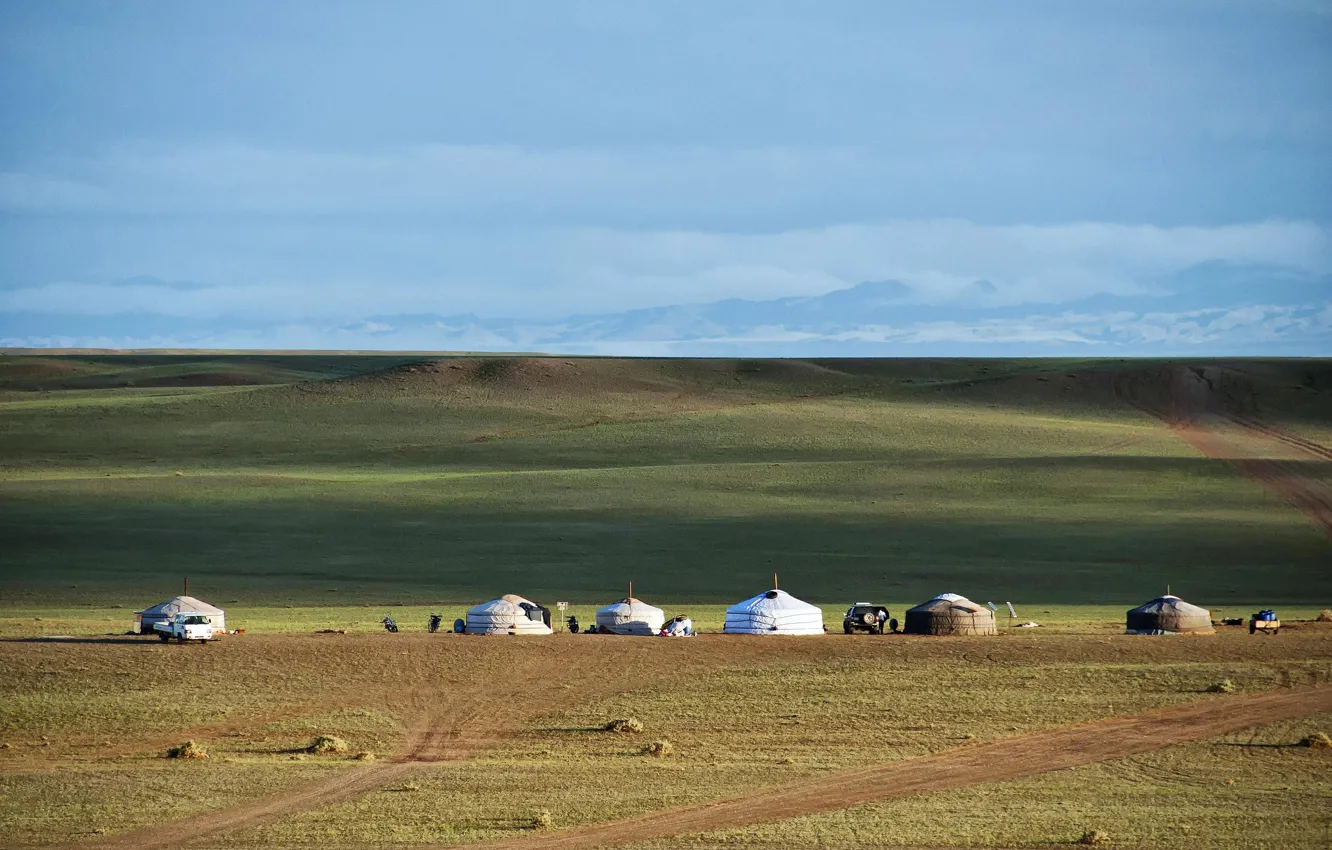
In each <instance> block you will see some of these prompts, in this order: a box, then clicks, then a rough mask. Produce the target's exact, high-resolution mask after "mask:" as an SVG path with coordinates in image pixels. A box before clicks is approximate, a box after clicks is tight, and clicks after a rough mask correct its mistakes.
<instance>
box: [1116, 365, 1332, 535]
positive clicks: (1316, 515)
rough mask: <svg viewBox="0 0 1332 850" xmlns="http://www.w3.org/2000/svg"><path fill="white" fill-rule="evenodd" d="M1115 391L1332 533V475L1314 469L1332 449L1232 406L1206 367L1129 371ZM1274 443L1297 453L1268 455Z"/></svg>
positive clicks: (1329, 457)
mask: <svg viewBox="0 0 1332 850" xmlns="http://www.w3.org/2000/svg"><path fill="white" fill-rule="evenodd" d="M1221 371H1224V370H1221ZM1114 392H1115V394H1116V395H1117V396H1119V397H1120V398H1121V399H1123V400H1124V401H1125V402H1127V403H1128V404H1130V405H1131V406H1133V407H1135V408H1137V409H1139V410H1142V411H1143V412H1145V413H1148V414H1150V415H1152V416H1154V417H1156V418H1158V419H1161V420H1163V421H1164V422H1165V423H1166V424H1167V425H1168V426H1169V427H1170V428H1171V429H1172V430H1173V431H1174V432H1175V433H1176V434H1178V435H1179V436H1180V438H1181V439H1183V440H1184V441H1185V442H1187V443H1188V444H1189V445H1191V446H1193V447H1194V448H1195V449H1196V450H1197V451H1198V452H1199V453H1201V454H1203V455H1204V456H1206V457H1210V458H1215V459H1218V460H1225V461H1227V462H1228V463H1230V464H1231V465H1232V466H1234V467H1235V469H1236V470H1238V471H1239V472H1240V474H1241V475H1244V476H1246V477H1248V478H1251V479H1253V480H1254V481H1257V482H1258V483H1259V484H1261V485H1263V487H1265V488H1266V489H1267V490H1268V491H1270V492H1271V493H1274V494H1276V495H1277V496H1279V497H1281V498H1282V499H1283V500H1285V501H1286V502H1288V503H1289V504H1290V505H1291V506H1292V507H1294V508H1296V509H1297V510H1299V511H1300V512H1302V513H1303V514H1305V515H1306V516H1307V517H1308V518H1309V520H1310V521H1311V522H1312V523H1313V524H1314V525H1315V526H1316V527H1317V528H1318V529H1319V530H1320V531H1322V532H1323V534H1324V535H1326V536H1327V537H1329V538H1332V480H1328V479H1327V478H1326V477H1323V476H1320V475H1318V474H1316V473H1314V472H1311V468H1317V467H1318V466H1321V465H1324V464H1326V462H1327V461H1329V460H1332V449H1329V448H1328V447H1326V446H1323V445H1321V444H1319V443H1317V442H1315V441H1313V440H1310V439H1306V438H1304V437H1299V436H1296V435H1294V434H1288V433H1286V432H1285V431H1282V430H1281V429H1279V428H1276V427H1275V426H1272V425H1269V424H1267V423H1265V422H1263V421H1261V420H1259V419H1257V418H1256V417H1254V416H1251V415H1246V414H1243V413H1241V412H1237V411H1234V410H1232V409H1230V408H1231V406H1232V402H1231V400H1230V399H1229V398H1227V397H1226V396H1225V395H1224V394H1223V393H1221V392H1219V391H1218V390H1217V389H1216V383H1215V382H1214V381H1213V379H1212V378H1210V377H1208V375H1207V373H1206V370H1205V369H1203V368H1201V367H1197V368H1190V367H1175V368H1172V369H1168V370H1165V371H1164V372H1161V373H1159V374H1156V375H1152V376H1137V378H1136V379H1135V378H1134V377H1133V376H1123V377H1121V378H1117V379H1116V380H1115V382H1114ZM1152 399H1155V402H1153V401H1152ZM1213 424H1219V425H1221V426H1223V427H1222V428H1220V429H1218V428H1215V427H1212V426H1213ZM1273 448H1276V449H1278V450H1279V451H1278V453H1284V454H1287V455H1293V456H1294V457H1293V458H1288V459H1274V458H1267V457H1263V455H1265V454H1268V453H1270V452H1269V451H1266V450H1271V449H1273Z"/></svg>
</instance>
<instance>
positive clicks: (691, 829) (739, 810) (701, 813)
mask: <svg viewBox="0 0 1332 850" xmlns="http://www.w3.org/2000/svg"><path fill="white" fill-rule="evenodd" d="M1329 710H1332V688H1330V687H1326V686H1320V687H1312V688H1301V689H1297V690H1289V691H1277V692H1271V691H1268V692H1265V693H1255V694H1246V695H1244V696H1233V697H1217V698H1207V699H1202V700H1198V701H1195V702H1191V703H1189V704H1187V705H1183V706H1176V707H1173V708H1166V709H1157V710H1155V711H1149V712H1145V713H1143V714H1135V715H1130V716H1128V717H1114V718H1110V719H1107V720H1098V721H1095V722H1092V723H1079V724H1077V725H1074V726H1065V727H1062V728H1059V729H1052V730H1049V731H1046V732H1034V733H1031V734H1027V735H1017V736H1014V737H1012V738H1002V739H1000V740H997V741H990V742H987V743H983V744H976V745H974V746H967V747H961V748H958V749H954V750H948V751H945V752H942V753H938V754H936V755H932V756H925V757H923V758H914V759H906V760H904V761H899V762H894V763H891V764H886V765H876V766H874V767H868V768H863V769H860V770H852V771H848V772H846V773H839V774H837V775H835V776H827V777H822V778H818V779H813V780H807V781H803V782H795V783H791V784H787V785H779V786H777V787H775V788H769V789H765V790H762V791H757V792H755V793H753V794H745V795H742V796H739V797H731V798H728V799H725V800H718V801H715V802H710V803H699V804H695V805H691V806H683V807H680V808H676V809H668V810H666V811H661V812H653V813H651V814H646V815H640V816H638V817H634V818H629V819H627V820H622V821H615V822H613V823H605V824H596V825H593V826H586V827H578V828H575V829H570V830H566V831H563V832H554V833H549V834H542V835H541V836H540V840H539V841H534V840H533V838H532V837H531V836H524V837H522V838H514V839H503V840H500V841H493V842H486V843H483V844H468V845H450V846H456V847H461V846H467V847H485V848H489V850H519V848H531V847H534V846H540V847H542V848H549V849H550V850H593V848H601V847H613V846H617V845H623V844H631V843H635V842H640V841H649V840H653V839H660V838H669V837H671V836H675V835H684V834H691V835H692V834H698V833H706V832H713V831H716V830H719V829H733V828H737V827H744V826H752V825H754V824H760V823H771V822H773V821H780V820H787V819H790V818H795V817H803V816H806V815H814V814H819V813H821V812H830V811H837V810H840V809H846V808H850V807H851V806H859V805H864V804H866V803H877V802H883V801H886V800H893V799H898V798H902V797H913V796H917V795H920V794H930V793H933V792H936V791H946V790H950V789H953V788H964V787H967V786H970V785H980V784H982V783H986V782H1009V781H1013V780H1016V779H1023V778H1026V777H1028V776H1036V775H1038V774H1042V773H1049V772H1051V771H1056V770H1063V769H1065V768H1070V767H1077V766H1079V765H1084V764H1093V763H1095V762H1100V761H1107V760H1110V759H1115V758H1122V757H1124V756H1131V755H1136V754H1138V753H1145V752H1150V751H1152V750H1158V749H1161V748H1163V747H1168V746H1171V745H1173V744H1183V743H1189V742H1192V741H1200V740H1205V739H1207V738H1214V737H1216V736H1217V735H1223V734H1225V733H1227V732H1233V731H1235V730H1237V729H1244V728H1247V727H1250V726H1259V725H1262V724H1265V723H1274V722H1279V721H1282V720H1291V719H1295V718H1299V717H1307V716H1309V715H1311V714H1318V713H1320V712H1324V711H1329ZM428 846H430V847H442V846H441V845H428Z"/></svg>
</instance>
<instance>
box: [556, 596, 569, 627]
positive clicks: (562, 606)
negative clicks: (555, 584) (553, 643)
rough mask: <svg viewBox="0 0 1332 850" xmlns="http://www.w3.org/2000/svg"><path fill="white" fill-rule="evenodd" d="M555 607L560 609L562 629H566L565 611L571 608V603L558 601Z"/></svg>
mask: <svg viewBox="0 0 1332 850" xmlns="http://www.w3.org/2000/svg"><path fill="white" fill-rule="evenodd" d="M555 607H556V608H559V609H560V631H564V612H565V611H568V610H569V603H568V602H556V603H555Z"/></svg>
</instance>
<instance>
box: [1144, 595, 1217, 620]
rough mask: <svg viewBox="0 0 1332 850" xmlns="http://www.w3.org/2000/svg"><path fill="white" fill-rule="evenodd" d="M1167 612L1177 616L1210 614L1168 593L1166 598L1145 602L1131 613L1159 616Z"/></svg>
mask: <svg viewBox="0 0 1332 850" xmlns="http://www.w3.org/2000/svg"><path fill="white" fill-rule="evenodd" d="M1166 610H1169V611H1172V612H1174V613H1177V614H1198V615H1203V616H1205V615H1207V614H1208V611H1207V609H1206V608H1202V607H1199V606H1197V605H1194V604H1193V603H1191V602H1185V601H1184V600H1183V599H1180V598H1179V597H1178V596H1175V595H1173V594H1169V593H1167V594H1166V595H1165V596H1158V597H1156V598H1155V599H1152V600H1150V601H1148V602H1144V603H1143V604H1141V605H1139V606H1138V607H1137V608H1132V609H1130V613H1134V614H1159V613H1161V612H1162V611H1166Z"/></svg>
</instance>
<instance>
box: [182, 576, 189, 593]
mask: <svg viewBox="0 0 1332 850" xmlns="http://www.w3.org/2000/svg"><path fill="white" fill-rule="evenodd" d="M181 595H182V596H189V595H190V577H189V576H186V577H185V592H184V593H182V594H181Z"/></svg>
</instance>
